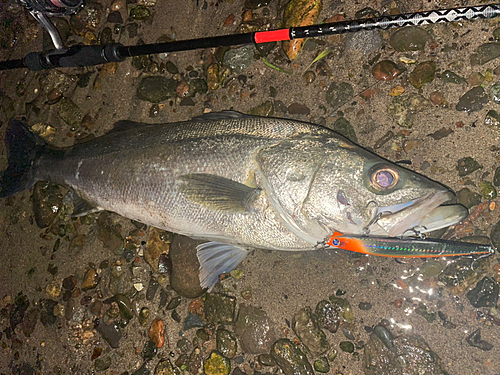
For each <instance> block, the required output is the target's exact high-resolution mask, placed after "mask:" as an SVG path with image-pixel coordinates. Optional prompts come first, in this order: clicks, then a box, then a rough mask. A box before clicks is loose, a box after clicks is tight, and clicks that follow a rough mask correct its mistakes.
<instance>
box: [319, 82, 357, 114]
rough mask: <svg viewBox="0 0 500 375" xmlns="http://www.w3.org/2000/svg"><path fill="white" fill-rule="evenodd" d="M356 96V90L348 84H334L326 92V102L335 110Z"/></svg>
mask: <svg viewBox="0 0 500 375" xmlns="http://www.w3.org/2000/svg"><path fill="white" fill-rule="evenodd" d="M353 95H354V89H353V88H352V86H351V85H350V84H349V83H347V82H332V84H331V85H330V87H329V88H328V90H327V92H326V102H327V103H328V104H330V106H332V107H333V108H340V107H341V106H342V105H343V104H344V103H346V102H347V101H348V100H350V99H351V98H352V97H353Z"/></svg>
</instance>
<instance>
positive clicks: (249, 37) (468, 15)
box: [0, 0, 500, 71]
mask: <svg viewBox="0 0 500 375" xmlns="http://www.w3.org/2000/svg"><path fill="white" fill-rule="evenodd" d="M19 1H21V4H22V5H25V6H27V7H28V9H29V10H30V13H31V14H33V12H35V14H34V17H35V18H36V19H37V20H38V21H39V22H40V23H41V24H42V26H43V27H44V28H46V29H47V31H49V35H50V36H51V38H52V41H53V43H54V46H55V49H54V50H51V51H48V52H31V53H29V54H27V55H26V56H25V57H24V58H23V59H17V60H7V61H1V62H0V70H9V69H17V68H28V69H30V70H34V71H39V70H45V69H53V68H59V67H84V66H94V65H101V64H106V63H109V62H121V61H124V60H125V59H126V58H127V57H133V56H142V55H153V54H158V53H168V52H180V51H189V50H195V49H201V48H214V47H229V46H236V45H243V44H254V43H255V44H261V43H269V42H280V41H287V40H293V39H300V38H316V37H321V36H327V35H336V34H344V33H348V32H358V31H364V30H373V29H389V28H395V27H404V26H421V25H429V24H435V23H443V22H457V21H470V20H475V19H487V18H494V17H498V16H500V4H488V5H480V6H471V7H461V8H451V9H440V10H431V11H425V12H416V13H405V14H398V15H384V16H380V17H373V18H366V19H361V20H350V21H341V22H333V23H325V24H321V25H311V26H299V27H291V28H288V29H278V30H270V31H257V32H252V33H243V34H233V35H222V36H215V37H207V38H198V39H187V40H179V41H173V42H167V43H155V44H144V45H141V46H124V45H122V44H121V43H113V44H108V45H105V46H95V45H94V46H85V45H74V46H72V47H69V48H66V47H65V46H64V45H63V44H62V41H61V38H60V36H59V33H58V32H57V29H56V28H55V27H54V25H52V23H51V22H50V20H48V18H47V17H45V15H44V13H43V11H40V10H36V9H35V10H33V9H34V8H33V5H32V4H31V3H32V2H36V3H40V2H43V4H49V5H50V6H52V8H54V7H55V8H56V10H57V8H63V9H64V11H60V12H53V14H51V15H56V16H57V15H60V14H63V15H64V14H65V12H70V13H71V12H74V13H76V12H77V11H78V9H79V7H81V0H64V1H62V0H19ZM66 3H67V4H69V5H67V6H66V5H65V4H66ZM61 4H62V5H61ZM30 7H31V8H30ZM36 12H38V13H36ZM40 18H42V21H40Z"/></svg>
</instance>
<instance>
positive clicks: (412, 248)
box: [325, 231, 494, 258]
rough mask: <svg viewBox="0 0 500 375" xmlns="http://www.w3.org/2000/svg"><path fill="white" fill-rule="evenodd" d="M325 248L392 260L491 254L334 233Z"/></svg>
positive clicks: (453, 245)
mask: <svg viewBox="0 0 500 375" xmlns="http://www.w3.org/2000/svg"><path fill="white" fill-rule="evenodd" d="M325 244H326V245H327V246H329V247H334V248H337V249H341V250H349V251H354V252H356V253H361V254H369V255H377V256H383V257H395V258H429V257H446V256H458V255H481V254H493V253H494V250H493V248H492V247H491V246H488V245H481V244H476V243H469V242H458V241H446V240H440V239H421V238H413V237H410V238H391V237H371V236H362V235H344V234H342V233H340V232H337V231H335V232H334V233H333V235H332V236H331V237H329V238H328V239H327V240H326V243H325Z"/></svg>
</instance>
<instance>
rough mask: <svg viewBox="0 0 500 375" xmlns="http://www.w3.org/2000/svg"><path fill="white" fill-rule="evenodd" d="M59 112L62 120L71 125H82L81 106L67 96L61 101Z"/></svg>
mask: <svg viewBox="0 0 500 375" xmlns="http://www.w3.org/2000/svg"><path fill="white" fill-rule="evenodd" d="M57 114H58V116H59V117H60V118H61V120H63V121H64V122H65V123H66V124H68V125H70V126H77V125H80V123H81V121H82V118H83V113H82V111H81V109H80V107H78V106H77V105H76V104H75V103H73V102H72V101H71V100H69V99H66V98H64V99H62V100H61V101H59V111H58V113H57Z"/></svg>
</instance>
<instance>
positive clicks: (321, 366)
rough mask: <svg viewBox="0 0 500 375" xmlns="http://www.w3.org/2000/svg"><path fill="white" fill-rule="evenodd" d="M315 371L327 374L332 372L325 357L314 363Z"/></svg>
mask: <svg viewBox="0 0 500 375" xmlns="http://www.w3.org/2000/svg"><path fill="white" fill-rule="evenodd" d="M314 369H315V370H316V371H317V372H321V373H324V374H326V373H327V372H328V371H330V364H329V363H328V360H327V359H326V358H325V357H321V358H318V359H317V360H315V361H314Z"/></svg>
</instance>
